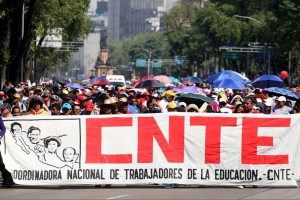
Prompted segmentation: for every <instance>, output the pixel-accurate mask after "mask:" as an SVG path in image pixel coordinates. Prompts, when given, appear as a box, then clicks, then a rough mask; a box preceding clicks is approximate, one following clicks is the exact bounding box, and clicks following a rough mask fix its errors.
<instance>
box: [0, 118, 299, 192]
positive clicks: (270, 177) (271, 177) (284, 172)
mask: <svg viewBox="0 0 300 200" xmlns="http://www.w3.org/2000/svg"><path fill="white" fill-rule="evenodd" d="M4 124H5V126H6V127H7V131H6V135H5V137H4V138H3V139H2V141H1V142H2V144H1V153H2V156H3V160H4V162H5V165H6V167H7V169H8V170H9V171H10V172H11V174H12V177H13V179H14V181H15V182H16V183H17V184H21V185H68V184H73V185H74V184H150V183H157V184H165V183H178V184H200V185H260V186H297V183H296V180H299V176H300V165H299V161H300V156H299V155H300V134H299V130H300V115H289V116H280V115H277V116H274V115H272V116H271V115H257V114H256V115H234V114H194V113H174V114H173V113H169V114H155V115H151V114H140V115H110V116H70V117H64V116H60V117H52V118H49V117H47V118H46V117H20V118H7V119H5V121H4Z"/></svg>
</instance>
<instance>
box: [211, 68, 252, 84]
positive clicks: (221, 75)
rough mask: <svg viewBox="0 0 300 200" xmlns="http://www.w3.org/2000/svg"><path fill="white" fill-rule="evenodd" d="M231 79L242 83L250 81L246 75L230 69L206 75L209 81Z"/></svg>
mask: <svg viewBox="0 0 300 200" xmlns="http://www.w3.org/2000/svg"><path fill="white" fill-rule="evenodd" d="M229 78H230V79H232V80H235V81H239V82H241V83H243V84H246V83H249V82H251V81H250V80H249V79H248V78H247V77H246V76H243V75H242V74H240V73H238V72H235V71H232V70H223V71H221V72H218V73H216V74H213V75H211V76H209V77H207V79H206V81H207V82H209V83H214V82H220V81H223V80H226V79H229Z"/></svg>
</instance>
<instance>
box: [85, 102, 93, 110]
mask: <svg viewBox="0 0 300 200" xmlns="http://www.w3.org/2000/svg"><path fill="white" fill-rule="evenodd" d="M85 110H86V111H92V110H94V104H93V102H92V101H88V102H86V103H85Z"/></svg>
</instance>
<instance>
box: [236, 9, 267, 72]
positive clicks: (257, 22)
mask: <svg viewBox="0 0 300 200" xmlns="http://www.w3.org/2000/svg"><path fill="white" fill-rule="evenodd" d="M233 17H236V18H242V19H248V20H252V21H254V22H255V23H256V24H257V25H258V26H259V27H260V28H261V27H262V26H264V24H263V23H262V22H261V21H259V20H257V19H254V18H252V17H249V16H242V15H233ZM270 62H271V55H270V51H269V47H268V74H270V73H271V72H270ZM248 69H249V52H247V69H246V71H247V72H248Z"/></svg>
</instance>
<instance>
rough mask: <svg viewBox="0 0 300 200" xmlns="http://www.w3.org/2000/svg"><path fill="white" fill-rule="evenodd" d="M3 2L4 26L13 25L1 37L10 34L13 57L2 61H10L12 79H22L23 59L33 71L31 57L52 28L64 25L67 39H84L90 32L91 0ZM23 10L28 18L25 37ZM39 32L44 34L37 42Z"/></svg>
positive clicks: (7, 72) (10, 50) (7, 64)
mask: <svg viewBox="0 0 300 200" xmlns="http://www.w3.org/2000/svg"><path fill="white" fill-rule="evenodd" d="M23 5H24V8H25V9H24V12H23ZM0 6H1V7H2V8H3V10H4V11H5V14H4V16H5V17H3V18H1V19H0V20H2V22H3V24H2V27H6V29H4V30H8V27H9V30H8V32H7V33H6V36H7V37H6V38H4V37H0V40H1V41H0V42H2V43H3V42H4V41H7V38H9V39H8V43H9V51H8V52H9V60H8V62H7V63H5V60H1V65H2V66H4V65H6V79H7V80H10V81H12V82H19V81H20V80H21V79H22V77H24V75H23V74H22V76H21V64H22V61H23V62H24V65H25V67H24V69H25V70H24V71H26V72H28V71H29V72H30V71H31V70H26V69H30V66H29V62H28V61H29V60H31V59H32V58H33V57H35V56H36V55H35V54H36V52H39V49H40V47H41V44H42V41H43V39H44V38H45V36H46V34H47V31H48V30H50V29H53V28H62V29H63V33H62V34H63V40H64V41H74V40H77V39H82V38H83V37H84V36H85V35H87V33H88V32H90V27H91V21H90V20H89V19H88V17H87V16H86V12H87V9H88V8H89V1H87V0H84V1H77V0H15V1H14V2H13V3H12V2H11V1H9V0H2V2H0ZM22 13H24V19H25V20H24V21H25V23H24V27H23V30H24V35H23V38H22V35H21V33H22ZM4 34H5V33H3V35H4ZM36 36H40V37H41V40H40V41H39V43H38V45H37V46H36V41H35V39H36ZM51 51H53V50H50V53H51ZM65 55H67V54H65ZM42 56H45V54H42ZM43 59H44V58H43ZM45 67H49V66H45ZM41 71H43V69H41ZM26 77H28V74H27V75H26Z"/></svg>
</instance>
